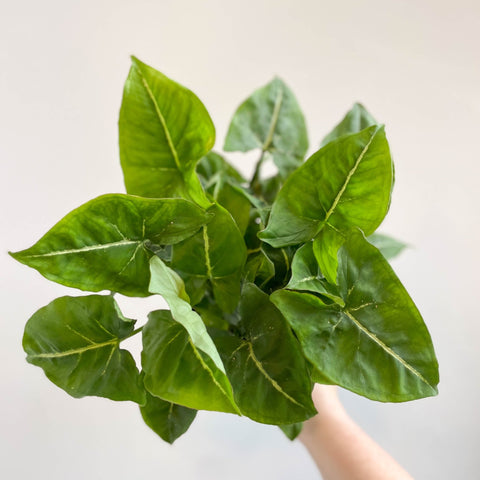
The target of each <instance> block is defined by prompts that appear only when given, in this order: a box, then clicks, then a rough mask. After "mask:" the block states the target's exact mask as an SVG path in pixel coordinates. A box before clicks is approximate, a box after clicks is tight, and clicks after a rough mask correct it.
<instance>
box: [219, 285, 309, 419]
mask: <svg viewBox="0 0 480 480" xmlns="http://www.w3.org/2000/svg"><path fill="white" fill-rule="evenodd" d="M239 314H240V318H241V321H240V323H239V324H238V329H239V331H241V332H242V336H241V337H238V336H234V335H228V334H226V333H222V335H218V336H216V337H215V342H216V344H217V346H218V348H219V351H220V353H221V355H222V358H223V360H224V364H225V368H226V370H227V375H228V377H229V379H230V381H231V382H232V386H233V392H234V397H235V401H236V402H237V405H238V406H239V407H240V410H241V411H242V413H243V414H245V415H247V416H248V417H250V418H251V419H253V420H255V421H257V422H261V423H270V424H276V425H283V424H290V423H296V422H301V421H303V420H306V419H307V418H309V417H311V416H312V415H315V414H316V411H315V408H314V406H313V403H312V400H311V390H312V384H311V381H310V377H309V375H308V371H307V366H306V363H305V359H304V358H303V355H302V352H301V349H300V345H299V344H298V341H297V340H296V339H295V337H294V336H293V334H292V332H291V330H290V328H289V326H288V325H287V323H286V321H285V319H284V318H283V316H282V315H281V313H280V312H279V311H278V310H277V308H275V306H274V305H273V304H272V303H271V302H270V301H269V298H268V295H266V294H265V293H263V292H262V291H261V290H260V289H258V288H257V287H256V286H255V285H253V284H246V285H245V287H244V289H243V291H242V298H241V301H240V305H239Z"/></svg>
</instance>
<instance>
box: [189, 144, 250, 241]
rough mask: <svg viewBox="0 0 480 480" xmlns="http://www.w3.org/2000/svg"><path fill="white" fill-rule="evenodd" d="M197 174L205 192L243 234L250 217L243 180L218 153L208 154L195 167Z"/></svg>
mask: <svg viewBox="0 0 480 480" xmlns="http://www.w3.org/2000/svg"><path fill="white" fill-rule="evenodd" d="M197 173H198V174H199V175H200V179H201V181H202V184H203V186H204V188H205V190H206V191H207V192H208V193H209V194H210V195H211V197H212V198H213V200H215V201H216V202H217V203H219V204H220V205H222V207H224V208H225V209H226V210H228V212H230V214H231V215H232V217H233V219H234V220H235V222H236V224H237V226H238V229H239V230H240V232H241V233H242V235H243V234H244V233H245V230H246V229H247V225H248V221H249V217H250V209H251V206H250V200H249V198H248V197H247V196H246V195H245V193H244V190H243V189H242V188H241V187H240V184H241V183H242V182H244V181H245V179H244V178H243V177H242V176H241V175H240V174H239V173H238V172H237V171H236V170H235V169H234V168H233V167H232V166H231V165H230V164H229V163H228V162H227V161H226V160H225V159H224V158H223V157H222V156H220V155H219V154H218V153H214V152H210V153H209V154H208V155H206V156H205V157H203V158H202V160H201V161H200V163H199V164H198V165H197Z"/></svg>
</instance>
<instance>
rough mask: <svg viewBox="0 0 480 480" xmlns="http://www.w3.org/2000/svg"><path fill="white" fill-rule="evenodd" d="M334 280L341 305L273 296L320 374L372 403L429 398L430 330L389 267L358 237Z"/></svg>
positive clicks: (344, 252)
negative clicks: (343, 303)
mask: <svg viewBox="0 0 480 480" xmlns="http://www.w3.org/2000/svg"><path fill="white" fill-rule="evenodd" d="M338 283H339V286H340V293H341V296H342V298H343V300H344V302H345V306H344V307H341V306H340V305H335V304H333V305H326V304H325V303H324V302H322V300H321V299H320V298H318V297H317V296H314V295H312V294H309V293H300V292H293V291H288V290H278V291H276V292H274V293H273V294H272V295H271V299H272V301H273V302H274V303H275V305H277V307H278V308H279V309H280V310H281V311H282V313H283V314H284V315H285V316H286V318H287V320H288V321H289V323H290V325H291V326H292V328H293V329H294V331H295V333H296V335H297V336H298V338H299V340H300V343H301V344H302V347H303V350H304V353H305V355H306V357H307V358H308V359H309V360H310V361H311V362H312V364H313V365H314V366H315V367H316V368H317V369H318V371H319V372H320V374H323V375H325V376H326V377H327V378H328V379H329V380H332V381H333V382H335V383H336V384H338V385H341V386H343V387H345V388H348V389H349V390H352V391H353V392H356V393H358V394H360V395H364V396H366V397H368V398H371V399H373V400H379V401H384V402H403V401H408V400H413V399H416V398H422V397H427V396H431V395H435V394H436V393H437V383H438V364H437V360H436V358H435V353H434V350H433V345H432V341H431V338H430V335H429V333H428V330H427V328H426V326H425V324H424V322H423V320H422V317H421V316H420V314H419V312H418V310H417V308H416V306H415V304H414V303H413V301H412V299H411V298H410V297H409V295H408V293H407V292H406V290H405V288H404V287H403V285H402V284H401V283H400V281H399V280H398V278H397V277H396V275H395V273H394V272H393V270H392V269H391V267H390V265H389V264H388V262H387V261H386V260H385V258H384V257H383V256H382V255H381V253H380V252H379V251H378V250H377V249H376V248H375V247H374V246H372V245H370V244H369V243H368V242H367V241H366V239H365V237H364V236H363V234H362V233H361V232H357V233H353V234H351V235H350V236H349V237H348V239H347V241H346V243H345V244H344V245H343V246H342V248H341V249H340V251H339V268H338Z"/></svg>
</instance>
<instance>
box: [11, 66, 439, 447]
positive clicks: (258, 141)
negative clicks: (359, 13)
mask: <svg viewBox="0 0 480 480" xmlns="http://www.w3.org/2000/svg"><path fill="white" fill-rule="evenodd" d="M119 133H120V160H121V165H122V169H123V174H124V178H125V185H126V189H127V192H128V193H127V194H107V195H103V196H100V197H98V198H95V199H93V200H91V201H89V202H87V203H86V204H84V205H82V206H80V207H79V208H77V209H76V210H73V211H72V212H71V213H69V214H68V215H67V216H65V217H64V218H63V219H62V220H60V221H59V222H58V223H57V224H56V225H54V226H53V227H52V228H51V229H50V230H49V231H48V232H47V233H46V234H45V235H44V236H43V237H42V238H41V239H40V240H39V241H38V242H37V243H35V245H33V246H32V247H30V248H28V249H26V250H22V251H20V252H17V253H12V256H13V257H14V258H15V259H16V260H18V261H20V262H22V263H24V264H26V265H28V266H30V267H33V268H35V269H37V270H38V271H39V272H40V273H41V274H42V275H43V276H45V277H46V278H48V279H49V280H53V281H55V282H58V283H61V284H63V285H67V286H69V287H75V288H78V289H80V290H84V291H89V292H99V291H110V292H112V293H111V294H104V295H99V294H92V295H87V296H77V297H70V296H65V297H61V298H57V299H56V300H54V301H53V302H51V303H50V304H48V305H47V306H45V307H43V308H41V309H40V310H38V311H37V312H36V313H35V314H34V315H33V316H32V317H31V318H30V319H29V320H28V322H27V324H26V327H25V334H24V338H23V347H24V349H25V351H26V353H27V360H28V362H30V363H32V364H34V365H38V366H40V367H42V368H43V370H44V371H45V373H46V375H47V377H48V378H49V379H50V380H51V381H52V382H53V383H55V384H56V385H58V386H59V387H60V388H62V389H64V390H65V391H66V392H67V393H69V394H70V395H72V396H73V397H77V398H78V397H83V396H85V395H96V396H100V397H106V398H110V399H112V400H130V401H133V402H136V403H138V405H139V406H140V411H141V413H142V416H143V419H144V420H145V422H146V423H147V424H148V425H149V426H150V427H151V428H152V429H153V430H154V431H155V432H157V433H158V434H159V435H160V436H161V437H162V438H163V439H164V440H166V441H168V442H173V441H174V440H175V439H176V438H177V437H178V436H180V435H181V434H183V433H184V432H185V431H186V430H187V429H188V427H189V426H190V424H191V423H192V421H193V419H194V418H195V415H196V412H197V410H216V411H220V412H227V413H234V414H238V415H245V416H247V417H249V418H251V419H253V420H255V421H257V422H262V423H268V424H275V425H279V426H280V427H281V428H282V429H283V430H284V432H285V433H286V434H287V436H289V437H290V438H292V439H293V438H294V437H295V436H296V435H297V434H298V432H299V431H300V429H301V422H303V421H304V420H306V419H308V418H310V417H312V416H313V415H315V413H316V411H315V408H314V406H313V404H312V400H311V391H312V386H313V384H314V383H315V382H319V383H327V384H337V385H340V386H342V387H344V388H347V389H349V390H351V391H353V392H355V393H357V394H360V395H363V396H365V397H368V398H370V399H373V400H379V401H382V402H403V401H408V400H413V399H417V398H422V397H427V396H430V395H435V394H436V393H437V388H436V385H437V383H438V365H437V361H436V358H435V354H434V350H433V346H432V342H431V338H430V335H429V333H428V331H427V328H426V326H425V324H424V322H423V320H422V317H421V316H420V313H419V312H418V310H417V308H416V306H415V304H414V303H413V301H412V299H411V298H410V296H409V295H408V293H407V291H406V290H405V288H404V287H403V286H402V284H401V283H400V281H399V279H398V278H397V276H396V275H395V273H394V272H393V270H392V268H391V267H390V265H389V263H388V261H387V259H389V258H390V257H391V256H393V255H395V254H396V253H398V251H399V250H401V248H402V244H400V243H399V242H397V241H395V240H393V239H390V238H388V237H386V236H382V235H379V234H374V232H375V230H376V229H377V227H378V226H379V225H380V223H381V222H382V220H383V219H384V217H385V215H386V213H387V211H388V208H389V205H390V196H391V192H392V186H393V177H394V175H393V164H392V160H391V157H390V151H389V146H388V142H387V139H386V137H385V131H384V127H383V126H382V125H379V124H378V123H377V122H376V121H375V120H374V118H373V117H372V116H371V115H370V114H369V113H368V112H367V111H366V110H365V109H364V108H363V107H362V106H361V105H359V104H356V105H355V106H354V107H353V108H352V109H351V110H350V111H349V112H348V113H347V115H346V116H345V118H344V119H343V120H342V121H341V122H340V123H339V124H338V125H337V126H336V127H335V128H334V129H333V130H332V131H331V132H330V133H329V134H328V135H327V136H326V137H325V138H324V140H323V142H322V144H321V147H320V148H319V150H317V151H316V152H315V153H314V154H313V155H311V156H310V157H309V158H308V159H307V160H306V161H305V160H304V157H305V154H306V151H307V147H308V140H307V131H306V127H305V121H304V117H303V114H302V112H301V110H300V108H299V105H298V103H297V101H296V99H295V97H294V95H293V94H292V92H291V91H290V89H289V88H288V87H287V86H286V85H285V83H283V82H282V81H281V80H280V79H279V78H275V79H274V80H273V81H272V82H270V83H269V84H268V85H266V86H264V87H263V88H260V89H259V90H257V91H256V92H254V93H253V94H252V95H251V96H250V97H249V98H248V99H247V100H245V101H244V102H243V103H242V104H241V105H240V107H239V108H238V110H237V111H236V112H235V114H234V116H233V119H232V122H231V124H230V127H229V130H228V133H227V137H226V140H225V145H224V150H225V151H227V152H229V151H241V152H246V151H250V150H255V149H256V150H258V151H259V152H260V158H259V160H258V163H257V166H256V169H255V172H254V174H253V176H252V179H251V180H250V182H247V181H246V180H245V178H243V176H242V175H241V174H240V173H239V172H238V171H237V170H236V169H235V168H234V167H233V166H231V165H230V164H229V163H228V162H227V161H226V160H225V158H224V157H223V156H221V155H220V154H218V153H214V152H212V151H211V149H212V147H213V145H214V141H215V129H214V126H213V123H212V120H211V119H210V116H209V114H208V112H207V110H206V109H205V107H204V106H203V104H202V103H201V102H200V100H199V99H198V98H197V97H196V96H195V95H194V94H193V93H192V92H191V91H190V90H188V89H186V88H184V87H182V86H181V85H179V84H177V83H176V82H174V81H172V80H170V79H169V78H167V77H166V76H164V75H163V74H161V73H160V72H158V71H156V70H154V69H153V68H151V67H149V66H148V65H146V64H144V63H142V62H140V61H139V60H138V59H136V58H133V64H132V67H131V70H130V73H129V75H128V78H127V81H126V84H125V90H124V95H123V101H122V106H121V110H120V120H119ZM269 160H273V162H274V164H275V165H276V167H277V171H278V173H277V174H276V175H273V176H271V177H269V178H263V176H262V174H261V167H262V165H263V164H264V162H266V161H269ZM115 293H120V294H123V295H127V296H135V297H147V296H149V295H160V296H162V297H163V298H164V300H165V301H166V302H167V304H168V306H169V307H170V309H169V310H156V311H153V312H151V313H150V314H149V316H148V321H147V323H146V324H145V325H143V326H141V327H139V328H135V321H134V320H130V319H128V318H125V317H124V316H123V315H122V313H121V311H120V309H119V307H118V305H117V303H116V302H115V299H114V294H115ZM140 333H141V335H142V337H143V351H142V356H141V371H139V370H138V368H137V366H136V364H135V361H134V359H133V357H132V355H131V354H130V353H129V352H128V351H127V350H125V349H124V348H121V343H122V342H123V341H124V340H125V339H127V338H129V337H131V336H132V335H136V334H140Z"/></svg>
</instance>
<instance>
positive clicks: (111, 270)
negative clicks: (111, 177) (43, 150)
mask: <svg viewBox="0 0 480 480" xmlns="http://www.w3.org/2000/svg"><path fill="white" fill-rule="evenodd" d="M210 217H211V216H210V215H209V214H207V213H205V211H204V210H203V209H201V208H200V207H198V206H196V205H195V204H193V203H191V202H188V201H186V200H182V199H146V198H140V197H135V196H131V195H121V194H110V195H103V196H101V197H97V198H95V199H93V200H91V201H90V202H87V203H85V204H84V205H82V206H81V207H79V208H77V209H75V210H73V211H72V212H70V213H69V214H68V215H67V216H65V217H64V218H63V219H62V220H60V221H59V222H58V223H57V224H56V225H55V226H54V227H52V228H51V229H50V230H49V231H48V232H47V233H46V234H45V235H44V236H43V237H42V238H41V239H40V240H39V241H38V242H37V243H36V244H35V245H33V246H32V247H30V248H28V249H26V250H22V251H20V252H17V253H12V254H11V255H12V256H13V257H14V258H15V259H16V260H18V261H20V262H22V263H24V264H26V265H28V266H30V267H32V268H35V269H37V270H38V271H39V272H40V273H41V274H42V275H44V276H45V277H46V278H48V279H49V280H53V281H55V282H58V283H61V284H62V285H66V286H68V287H75V288H79V289H81V290H88V291H92V292H98V291H100V290H111V291H113V292H119V293H122V294H124V295H129V296H139V297H143V296H147V295H149V292H148V282H149V279H150V273H149V263H148V262H149V259H150V257H151V256H152V252H151V251H150V249H149V248H147V247H149V246H155V245H164V244H170V245H171V244H174V243H178V242H180V241H182V240H184V239H185V238H188V237H190V236H192V235H193V234H194V233H195V232H196V231H198V230H199V229H200V228H201V226H202V225H205V224H206V223H207V222H208V220H209V218H210Z"/></svg>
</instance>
